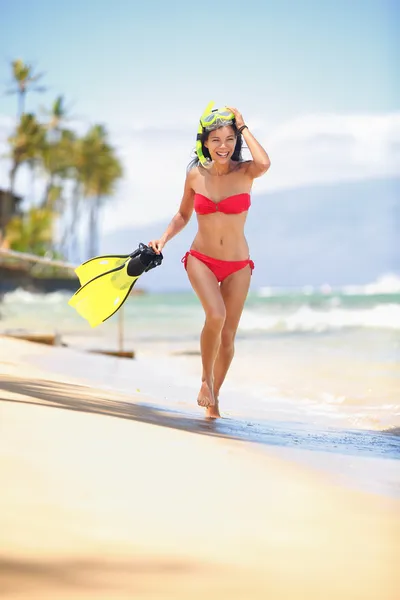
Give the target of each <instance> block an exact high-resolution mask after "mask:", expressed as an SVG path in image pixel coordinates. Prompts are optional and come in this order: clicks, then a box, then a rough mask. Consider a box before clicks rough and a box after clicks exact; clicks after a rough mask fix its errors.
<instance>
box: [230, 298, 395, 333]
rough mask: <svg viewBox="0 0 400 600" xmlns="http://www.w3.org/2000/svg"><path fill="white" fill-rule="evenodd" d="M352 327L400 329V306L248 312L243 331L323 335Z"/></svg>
mask: <svg viewBox="0 0 400 600" xmlns="http://www.w3.org/2000/svg"><path fill="white" fill-rule="evenodd" d="M352 327H365V328H378V329H393V330H400V305H398V304H385V305H378V306H374V307H372V308H368V309H358V310H350V309H343V308H332V309H331V310H315V309H313V308H311V307H309V306H307V305H303V306H301V307H299V308H298V309H297V310H296V311H295V312H294V313H291V314H286V315H285V314H282V313H280V314H275V315H274V314H260V312H259V311H257V312H256V311H251V310H248V309H245V310H244V311H243V314H242V318H241V321H240V324H239V329H240V330H242V331H256V330H258V331H293V332H294V331H305V332H306V331H310V332H311V331H312V332H323V331H329V330H337V329H344V328H352Z"/></svg>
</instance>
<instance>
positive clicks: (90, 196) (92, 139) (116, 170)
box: [77, 125, 122, 256]
mask: <svg viewBox="0 0 400 600" xmlns="http://www.w3.org/2000/svg"><path fill="white" fill-rule="evenodd" d="M107 138H108V134H107V131H106V130H105V128H104V127H103V126H102V125H95V126H93V127H92V128H91V129H90V130H89V131H88V133H87V134H86V136H85V137H84V138H83V139H82V140H81V143H80V146H79V150H78V154H77V170H78V177H79V180H80V181H81V183H82V189H83V195H84V198H86V199H87V200H88V201H89V205H88V211H89V232H88V233H89V235H88V255H89V256H95V255H96V254H97V251H98V236H99V232H98V217H99V213H100V210H101V207H102V205H103V202H104V199H105V197H107V196H110V195H111V194H112V193H113V192H114V188H115V184H116V183H117V181H118V180H119V179H120V178H121V177H122V166H121V163H120V161H119V160H118V158H117V157H116V155H115V150H114V148H113V147H112V146H110V144H109V143H108V141H107Z"/></svg>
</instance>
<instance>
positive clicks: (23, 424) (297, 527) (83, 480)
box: [0, 338, 400, 600]
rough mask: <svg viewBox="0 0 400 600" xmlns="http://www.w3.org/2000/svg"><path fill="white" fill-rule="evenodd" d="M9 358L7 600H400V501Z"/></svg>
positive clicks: (22, 356) (2, 465) (4, 535)
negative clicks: (399, 595) (399, 592)
mask: <svg viewBox="0 0 400 600" xmlns="http://www.w3.org/2000/svg"><path fill="white" fill-rule="evenodd" d="M26 344H28V346H27V345H26ZM0 349H1V350H0V374H1V377H0V410H1V413H0V416H1V420H0V480H1V494H0V532H1V535H0V590H2V596H1V597H2V598H4V599H6V600H8V599H10V600H11V599H15V598H16V599H19V598H21V599H22V598H23V599H29V600H31V599H32V600H39V599H40V600H46V599H50V598H51V599H53V598H57V600H67V599H68V600H71V599H74V600H75V599H79V600H81V599H82V600H89V599H90V600H91V599H94V598H96V599H100V600H103V599H104V600H119V599H125V598H135V599H136V598H138V599H142V598H143V599H145V598H146V599H147V598H157V599H160V600H161V599H164V598H171V599H172V598H173V599H177V600H180V599H185V600H187V599H189V598H190V599H192V598H193V599H195V600H196V599H197V598H198V599H200V598H202V599H203V598H205V597H210V598H221V599H222V600H224V599H226V600H228V599H229V600H231V599H243V600H248V599H249V598H251V599H257V600H258V599H260V600H261V599H263V600H264V599H265V598H271V599H273V600H275V599H282V600H283V599H285V600H286V599H291V598H296V600H297V599H303V598H304V600H305V599H307V600H314V599H315V600H317V599H318V600H320V599H321V598H324V599H325V600H326V599H332V600H333V599H335V600H336V599H338V598H340V599H341V600H343V599H344V600H357V599H360V600H361V599H363V600H369V599H371V600H376V599H378V598H379V600H392V599H393V600H394V598H395V597H396V595H397V592H396V590H398V589H399V586H400V576H399V574H398V568H397V560H398V556H399V555H400V541H399V540H400V502H399V501H398V500H396V499H394V498H389V497H385V496H383V495H374V494H372V493H366V492H362V491H356V490H353V489H349V488H347V487H344V486H341V485H339V484H338V483H337V482H336V481H335V480H333V478H331V476H330V475H329V474H328V472H327V473H326V474H323V473H320V472H316V471H314V470H313V469H311V468H307V467H306V466H304V467H303V466H301V467H300V466H299V464H298V463H295V462H292V461H290V460H283V459H281V458H279V457H277V456H276V455H274V454H273V453H272V452H271V453H269V452H268V450H265V449H263V451H261V450H260V449H259V448H258V447H257V445H256V444H250V443H248V442H246V441H243V440H240V439H234V436H231V437H230V436H229V435H227V434H226V433H224V434H221V433H220V432H219V429H218V426H217V425H215V424H212V423H206V422H204V421H203V420H202V419H201V418H193V417H192V416H190V415H185V414H182V413H180V412H178V411H175V410H171V409H170V408H169V407H168V406H166V405H165V404H163V403H162V402H159V403H158V404H157V401H156V400H155V401H154V402H153V403H152V404H151V405H150V404H149V402H148V398H145V397H143V396H141V395H140V394H139V393H135V394H132V395H129V396H128V395H123V394H120V393H116V392H113V391H111V390H108V391H106V390H104V389H96V388H94V387H88V386H86V385H82V384H81V383H80V381H79V378H78V377H77V378H75V379H74V378H72V377H65V378H62V377H60V375H59V374H57V375H56V374H54V373H52V372H51V371H50V370H49V371H46V370H45V369H39V368H37V367H32V366H30V364H29V356H32V354H35V353H41V352H44V351H46V352H53V353H55V354H57V349H46V350H44V349H43V348H41V347H40V346H38V345H34V344H29V343H28V342H26V343H24V342H19V341H15V340H8V339H4V338H0ZM60 356H61V354H60ZM91 360H92V361H93V360H94V359H93V357H92V359H91ZM99 364H101V363H100V362H99ZM60 369H61V367H60ZM155 377H156V373H155ZM133 388H134V382H133ZM326 460H328V459H326Z"/></svg>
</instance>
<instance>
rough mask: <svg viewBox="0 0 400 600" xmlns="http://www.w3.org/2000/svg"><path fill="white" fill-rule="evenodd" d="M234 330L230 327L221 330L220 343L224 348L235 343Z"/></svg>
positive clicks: (231, 346)
mask: <svg viewBox="0 0 400 600" xmlns="http://www.w3.org/2000/svg"><path fill="white" fill-rule="evenodd" d="M235 336H236V331H235V330H233V329H231V328H230V327H224V328H223V329H222V331H221V344H222V346H223V347H224V348H233V347H234V344H235Z"/></svg>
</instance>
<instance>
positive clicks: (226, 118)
mask: <svg viewBox="0 0 400 600" xmlns="http://www.w3.org/2000/svg"><path fill="white" fill-rule="evenodd" d="M214 104H215V102H210V103H209V104H207V107H206V109H205V111H204V112H203V114H202V115H201V117H200V124H199V128H198V130H197V138H196V154H197V156H198V158H199V161H200V163H201V164H202V165H203V167H207V166H209V165H210V163H211V161H210V159H209V158H206V157H205V156H204V154H203V149H202V147H201V136H202V134H203V132H204V131H212V130H213V129H218V127H223V126H224V125H229V124H230V123H231V122H232V121H233V119H234V118H235V116H234V114H233V113H232V112H231V111H230V110H228V109H227V108H226V107H224V108H221V109H218V108H214V110H213V109H212V107H213V106H214Z"/></svg>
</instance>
